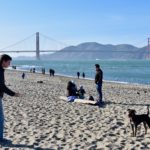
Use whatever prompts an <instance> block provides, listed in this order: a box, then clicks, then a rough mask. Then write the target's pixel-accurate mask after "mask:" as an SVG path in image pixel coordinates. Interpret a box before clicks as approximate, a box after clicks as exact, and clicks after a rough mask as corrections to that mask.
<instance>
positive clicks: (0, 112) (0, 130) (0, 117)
mask: <svg viewBox="0 0 150 150" xmlns="http://www.w3.org/2000/svg"><path fill="white" fill-rule="evenodd" d="M3 130H4V113H3V103H2V98H1V97H0V139H3Z"/></svg>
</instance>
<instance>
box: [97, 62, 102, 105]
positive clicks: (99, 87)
mask: <svg viewBox="0 0 150 150" xmlns="http://www.w3.org/2000/svg"><path fill="white" fill-rule="evenodd" d="M95 70H96V74H95V84H96V90H97V93H98V96H99V98H98V103H102V102H103V101H102V99H103V94H102V84H103V71H102V70H101V68H100V65H99V64H95Z"/></svg>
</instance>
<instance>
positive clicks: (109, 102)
mask: <svg viewBox="0 0 150 150" xmlns="http://www.w3.org/2000/svg"><path fill="white" fill-rule="evenodd" d="M106 104H107V105H110V104H116V105H129V106H150V104H137V103H132V104H129V103H123V102H120V103H116V102H112V101H107V102H106Z"/></svg>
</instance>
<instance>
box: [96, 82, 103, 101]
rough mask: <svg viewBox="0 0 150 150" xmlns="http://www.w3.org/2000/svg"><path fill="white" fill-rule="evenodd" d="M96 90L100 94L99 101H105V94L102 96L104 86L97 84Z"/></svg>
mask: <svg viewBox="0 0 150 150" xmlns="http://www.w3.org/2000/svg"><path fill="white" fill-rule="evenodd" d="M96 90H97V93H98V101H100V102H101V101H102V99H103V94H102V84H100V83H99V84H96Z"/></svg>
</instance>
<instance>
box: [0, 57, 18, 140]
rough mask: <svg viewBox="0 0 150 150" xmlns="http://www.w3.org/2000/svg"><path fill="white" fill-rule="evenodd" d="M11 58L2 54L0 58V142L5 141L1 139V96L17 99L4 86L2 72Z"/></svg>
mask: <svg viewBox="0 0 150 150" xmlns="http://www.w3.org/2000/svg"><path fill="white" fill-rule="evenodd" d="M11 60H12V58H11V57H10V56H9V55H6V54H3V55H1V56H0V142H3V141H5V139H3V130H4V112H3V103H2V99H3V95H4V93H6V94H8V95H9V96H16V97H19V96H20V94H19V93H15V92H13V91H12V90H10V89H9V88H8V87H7V86H6V85H5V77H4V71H5V68H8V67H9V66H10V62H11Z"/></svg>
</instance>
